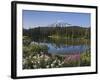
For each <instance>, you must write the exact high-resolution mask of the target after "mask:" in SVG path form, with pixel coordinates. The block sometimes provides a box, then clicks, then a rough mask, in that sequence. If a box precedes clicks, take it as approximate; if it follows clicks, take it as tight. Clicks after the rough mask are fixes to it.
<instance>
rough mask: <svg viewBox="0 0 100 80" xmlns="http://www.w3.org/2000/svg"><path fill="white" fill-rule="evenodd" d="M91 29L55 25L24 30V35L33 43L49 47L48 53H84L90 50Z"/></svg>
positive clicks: (65, 24) (66, 24) (60, 24)
mask: <svg viewBox="0 0 100 80" xmlns="http://www.w3.org/2000/svg"><path fill="white" fill-rule="evenodd" d="M90 30H91V29H90V27H80V26H73V25H71V24H68V23H54V24H50V25H48V26H44V27H43V26H38V27H34V28H31V29H23V35H24V36H29V37H30V38H31V39H32V41H33V42H32V43H34V42H35V43H37V44H41V45H47V46H48V53H52V54H68V53H82V52H84V51H86V50H87V49H90V35H91V33H90V32H91V31H90Z"/></svg>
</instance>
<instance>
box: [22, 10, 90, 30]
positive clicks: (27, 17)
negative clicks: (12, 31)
mask: <svg viewBox="0 0 100 80" xmlns="http://www.w3.org/2000/svg"><path fill="white" fill-rule="evenodd" d="M90 18H91V15H90V14H89V13H73V12H51V11H50V12H49V11H34V10H23V13H22V20H23V27H24V28H26V29H29V28H34V27H38V26H46V25H49V24H53V23H55V22H58V21H61V22H66V23H69V24H72V25H77V26H82V27H89V26H91V25H90V24H91V23H90V20H91V19H90Z"/></svg>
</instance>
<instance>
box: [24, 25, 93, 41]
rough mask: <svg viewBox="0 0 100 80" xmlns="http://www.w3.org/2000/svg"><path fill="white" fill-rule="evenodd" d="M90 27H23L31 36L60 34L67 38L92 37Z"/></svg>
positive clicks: (27, 34) (26, 33)
mask: <svg viewBox="0 0 100 80" xmlns="http://www.w3.org/2000/svg"><path fill="white" fill-rule="evenodd" d="M90 32H91V31H90V27H89V28H84V27H80V26H69V27H59V26H57V27H36V28H31V29H23V35H24V36H29V37H31V38H42V37H48V36H59V37H65V38H84V39H90Z"/></svg>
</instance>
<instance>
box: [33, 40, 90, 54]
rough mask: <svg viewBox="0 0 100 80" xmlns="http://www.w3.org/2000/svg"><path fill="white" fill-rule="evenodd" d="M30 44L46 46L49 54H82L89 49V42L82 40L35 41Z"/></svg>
mask: <svg viewBox="0 0 100 80" xmlns="http://www.w3.org/2000/svg"><path fill="white" fill-rule="evenodd" d="M32 43H36V44H39V45H47V46H48V53H50V54H61V55H65V54H75V53H83V52H85V51H86V50H88V49H90V41H89V40H84V39H51V38H48V39H47V38H43V39H39V38H38V39H35V40H33V42H32Z"/></svg>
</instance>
